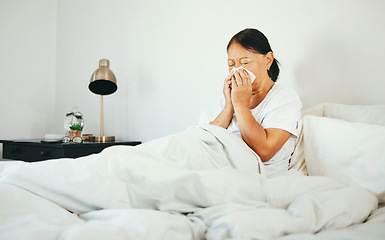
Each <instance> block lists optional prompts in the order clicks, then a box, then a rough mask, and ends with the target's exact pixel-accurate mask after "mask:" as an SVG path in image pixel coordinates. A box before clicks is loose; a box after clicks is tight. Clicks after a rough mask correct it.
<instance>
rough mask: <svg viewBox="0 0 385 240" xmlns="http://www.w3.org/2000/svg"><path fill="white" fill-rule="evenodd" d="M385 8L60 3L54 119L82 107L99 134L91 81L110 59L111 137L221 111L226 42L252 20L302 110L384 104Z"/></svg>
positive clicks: (301, 0)
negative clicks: (112, 77)
mask: <svg viewBox="0 0 385 240" xmlns="http://www.w3.org/2000/svg"><path fill="white" fill-rule="evenodd" d="M384 8H385V2H383V1H375V0H370V1H363V0H362V1H357V0H355V1H351V0H340V1H334V0H325V1H308V0H297V1H283V0H282V1H279V0H274V1H249V0H243V1H222V0H220V1H219V0H218V1H205V0H197V1H171V0H166V1H154V0H144V1H119V0H115V1H97V2H94V1H92V0H82V1H78V0H67V1H59V2H58V28H57V31H58V34H57V47H58V51H57V90H56V108H57V114H58V115H56V122H57V123H61V121H62V119H63V116H64V114H65V112H66V111H67V110H69V109H71V107H72V106H75V105H76V106H78V107H79V108H80V109H81V110H82V111H83V113H84V115H85V116H84V117H85V122H86V123H85V132H91V133H94V134H98V133H99V97H98V96H96V95H94V94H92V93H91V92H90V91H89V90H88V88H87V85H88V81H89V78H90V76H91V74H92V72H93V71H94V70H95V69H96V68H97V66H98V60H99V59H101V58H108V59H110V61H111V69H112V70H113V71H114V72H115V74H116V77H117V79H118V87H119V88H118V91H117V92H116V93H115V94H113V95H110V96H107V97H105V106H104V107H105V134H107V135H115V136H116V137H117V138H119V139H130V140H135V139H138V140H143V141H146V140H149V139H153V138H156V137H160V136H164V135H167V134H171V133H174V132H179V131H182V130H183V129H185V128H186V127H188V126H191V125H194V124H196V123H197V122H198V119H199V116H200V113H201V111H202V110H204V111H206V112H210V111H212V110H213V109H214V108H215V106H216V104H217V103H218V99H219V97H220V96H221V88H222V81H223V79H224V78H225V77H226V75H227V65H226V59H227V55H226V51H225V47H226V45H227V42H228V40H229V39H230V38H231V37H232V36H233V35H234V34H235V33H236V32H238V31H240V30H242V29H244V28H247V27H254V28H258V29H260V30H261V31H263V32H264V33H265V34H266V35H267V37H268V38H269V39H270V43H271V45H272V47H273V50H274V51H275V53H276V57H277V58H278V60H279V61H280V62H281V70H282V72H281V77H280V81H281V82H282V83H284V84H287V85H289V86H291V87H293V88H295V89H296V90H297V91H298V92H299V94H300V96H301V98H302V100H303V102H304V106H305V107H309V106H312V105H314V104H318V103H321V102H325V101H328V102H338V103H347V104H384V103H385V95H384V94H383V89H384V88H385V83H384V82H385V81H384V79H383V74H382V69H384V68H385V61H383V58H384V56H385V47H384V45H383V42H384V40H385V30H384V28H383V23H384V22H385V15H384V14H383V12H382V10H383V9H384ZM75 85H76V86H79V87H78V88H75V87H74V86H75ZM59 125H60V127H61V124H59Z"/></svg>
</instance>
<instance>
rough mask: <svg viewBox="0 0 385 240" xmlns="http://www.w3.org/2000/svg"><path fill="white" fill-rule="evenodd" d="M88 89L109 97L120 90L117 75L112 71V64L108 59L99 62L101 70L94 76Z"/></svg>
mask: <svg viewBox="0 0 385 240" xmlns="http://www.w3.org/2000/svg"><path fill="white" fill-rule="evenodd" d="M88 88H89V89H90V91H91V92H93V93H95V94H99V95H109V94H112V93H114V92H115V91H116V90H117V89H118V86H117V85H116V78H115V75H114V73H113V72H112V71H111V69H110V62H109V61H108V60H107V59H101V60H100V61H99V68H98V69H96V70H95V72H94V73H93V74H92V76H91V81H90V84H89V85H88Z"/></svg>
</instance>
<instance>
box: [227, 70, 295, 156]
mask: <svg viewBox="0 0 385 240" xmlns="http://www.w3.org/2000/svg"><path fill="white" fill-rule="evenodd" d="M235 78H236V79H237V80H235V79H234V78H233V79H232V85H233V89H232V103H233V107H234V112H235V115H236V117H237V121H238V126H239V130H240V132H241V136H242V139H243V140H244V141H245V142H246V143H247V145H249V147H250V148H251V149H253V150H254V152H256V153H257V154H258V156H259V157H260V158H261V160H262V161H263V162H266V161H268V160H270V159H271V158H272V157H273V156H274V155H275V154H276V153H277V152H278V150H279V149H280V148H281V147H282V146H283V145H284V144H285V142H286V141H287V140H288V139H289V138H290V136H291V133H289V132H287V131H285V130H282V129H276V128H269V129H264V128H263V127H262V126H261V125H260V124H259V123H258V122H257V121H256V120H255V118H254V116H253V115H252V114H251V111H250V108H249V102H250V98H251V96H252V88H251V81H250V78H249V77H248V75H246V74H245V73H244V72H242V71H241V73H240V74H238V73H236V74H235ZM241 79H242V80H241ZM236 81H239V82H242V83H243V84H242V85H237V84H236Z"/></svg>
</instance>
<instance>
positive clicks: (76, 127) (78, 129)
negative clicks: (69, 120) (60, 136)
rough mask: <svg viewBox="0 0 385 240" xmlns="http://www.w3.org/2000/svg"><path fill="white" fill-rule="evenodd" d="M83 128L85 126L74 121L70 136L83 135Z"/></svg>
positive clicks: (72, 137)
mask: <svg viewBox="0 0 385 240" xmlns="http://www.w3.org/2000/svg"><path fill="white" fill-rule="evenodd" d="M82 130H83V127H82V126H80V124H79V123H74V124H72V125H71V126H70V132H69V137H70V139H71V140H72V139H74V138H75V137H80V138H81V137H82Z"/></svg>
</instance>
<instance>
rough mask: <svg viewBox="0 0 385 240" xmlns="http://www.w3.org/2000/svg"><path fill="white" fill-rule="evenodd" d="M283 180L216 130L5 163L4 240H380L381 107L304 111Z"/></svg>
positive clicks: (0, 219)
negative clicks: (88, 152)
mask: <svg viewBox="0 0 385 240" xmlns="http://www.w3.org/2000/svg"><path fill="white" fill-rule="evenodd" d="M300 129H301V135H300V137H299V138H298V142H297V145H296V149H295V152H294V154H293V156H292V159H291V162H290V170H289V172H288V173H287V175H285V176H281V177H275V178H269V177H268V173H267V172H266V170H265V169H264V166H263V164H262V162H261V161H260V159H259V158H258V156H257V155H256V154H255V153H254V152H253V151H251V149H250V148H249V147H248V146H247V145H246V144H244V142H243V141H241V139H240V138H238V137H237V136H234V135H232V134H231V133H229V132H227V131H225V130H224V129H222V128H220V127H216V126H212V125H204V124H203V125H199V126H196V127H191V128H189V129H186V130H185V131H184V132H182V133H179V134H175V135H171V136H167V137H164V138H160V139H157V140H153V141H150V142H147V143H144V144H141V145H139V146H135V147H130V146H114V147H109V148H107V149H105V150H104V151H103V152H101V153H100V154H94V155H90V156H86V157H81V158H77V159H57V160H49V161H43V162H36V163H26V162H21V161H3V162H0V239H2V240H3V239H12V240H14V239H39V240H45V239H47V240H48V239H63V240H72V239H82V240H85V239H93V240H95V239H168V240H169V239H178V240H181V239H384V237H385V206H384V203H385V147H384V146H385V106H350V105H343V104H330V103H324V104H320V105H317V106H315V107H313V108H310V109H307V110H306V111H304V113H303V118H302V119H301V121H300Z"/></svg>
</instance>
